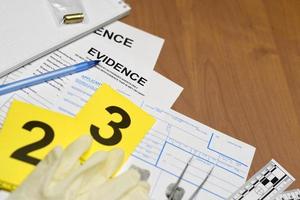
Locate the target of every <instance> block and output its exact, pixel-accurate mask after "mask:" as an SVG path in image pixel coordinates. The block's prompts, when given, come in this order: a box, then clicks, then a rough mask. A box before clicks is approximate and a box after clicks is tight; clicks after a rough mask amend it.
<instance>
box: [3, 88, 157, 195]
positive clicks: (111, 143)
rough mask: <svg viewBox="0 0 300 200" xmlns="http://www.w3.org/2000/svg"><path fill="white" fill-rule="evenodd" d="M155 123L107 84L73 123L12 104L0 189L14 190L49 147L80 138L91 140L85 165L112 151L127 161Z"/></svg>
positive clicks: (5, 138)
mask: <svg viewBox="0 0 300 200" xmlns="http://www.w3.org/2000/svg"><path fill="white" fill-rule="evenodd" d="M154 122H155V119H154V118H153V117H152V116H150V115H149V114H147V113H146V112H144V111H143V110H142V109H141V108H139V107H138V106H136V105H135V104H134V103H132V102H131V101H130V100H128V99H127V98H126V97H124V96H122V95H121V94H119V93H118V92H116V91H114V90H113V89H112V88H110V87H109V86H108V85H106V84H103V85H102V86H101V87H100V88H99V89H98V90H97V91H96V92H95V93H94V95H93V96H92V97H91V99H90V100H89V101H88V102H87V104H86V105H85V106H84V107H83V108H82V109H81V111H80V112H79V113H78V115H77V116H76V117H75V118H74V117H69V116H66V115H63V114H60V113H57V112H53V111H49V110H46V109H43V108H40V107H37V106H34V105H31V104H27V103H23V102H20V101H14V102H13V103H12V105H11V107H10V110H9V112H8V114H7V118H6V120H5V122H4V125H3V127H2V130H1V133H0V188H2V189H6V190H13V189H15V188H16V187H17V186H18V185H19V184H20V183H21V182H22V180H24V178H25V177H26V176H27V175H28V174H29V173H30V172H31V171H32V170H33V169H34V167H35V165H37V164H38V162H39V161H40V160H41V159H43V158H44V156H45V155H46V154H47V153H48V152H49V151H50V150H52V149H53V147H55V146H57V145H61V146H63V147H65V146H67V145H68V144H69V143H71V142H72V141H74V140H75V139H76V138H78V137H79V136H80V135H86V134H90V135H91V136H92V137H93V139H94V142H93V145H92V147H91V149H90V150H89V151H88V152H87V153H86V154H85V155H84V157H83V159H84V160H85V159H87V158H88V157H89V155H91V154H92V153H94V152H95V151H97V150H111V149H112V148H116V147H118V148H121V149H123V150H124V152H125V160H126V159H127V158H128V156H129V155H130V154H131V153H132V152H133V150H134V149H135V147H136V146H137V145H138V143H139V142H140V140H141V139H142V138H143V137H144V135H145V134H146V133H147V132H148V131H149V130H150V128H151V127H152V125H153V124H154Z"/></svg>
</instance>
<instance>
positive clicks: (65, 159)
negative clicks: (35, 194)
mask: <svg viewBox="0 0 300 200" xmlns="http://www.w3.org/2000/svg"><path fill="white" fill-rule="evenodd" d="M91 143H92V138H91V137H90V136H81V137H80V138H78V139H76V140H75V141H74V142H73V143H71V144H70V145H69V146H68V147H67V148H66V149H65V150H64V151H63V153H62V155H61V156H60V158H59V159H58V160H57V161H56V163H54V164H53V165H52V166H51V168H50V169H49V170H48V172H47V173H46V174H47V176H46V179H45V181H44V183H43V193H44V194H45V195H47V194H48V191H53V189H55V188H56V185H57V184H58V183H59V182H61V181H64V179H65V178H66V177H68V175H69V174H71V173H73V171H75V170H76V168H78V167H79V166H80V162H79V159H80V156H81V155H82V154H83V153H85V152H86V151H87V149H88V148H89V147H90V145H91ZM61 189H63V188H61Z"/></svg>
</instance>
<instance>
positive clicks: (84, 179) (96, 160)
mask: <svg viewBox="0 0 300 200" xmlns="http://www.w3.org/2000/svg"><path fill="white" fill-rule="evenodd" d="M108 155H109V153H108V152H106V151H98V152H96V153H94V154H93V155H92V156H91V157H90V158H89V159H88V160H87V161H86V162H85V163H84V164H83V165H82V166H81V167H80V168H79V170H78V171H77V172H76V173H74V174H73V175H72V177H70V179H68V180H66V181H67V182H69V183H70V184H72V182H73V181H74V180H75V179H78V178H79V177H80V179H81V186H80V189H79V191H78V194H79V195H81V194H84V193H88V192H89V191H90V190H93V189H94V188H95V187H97V186H98V185H99V184H103V183H104V182H105V181H106V180H107V178H106V177H104V176H103V175H102V174H101V173H100V170H101V169H102V168H103V166H104V165H105V164H106V161H107V158H108ZM69 183H67V184H69Z"/></svg>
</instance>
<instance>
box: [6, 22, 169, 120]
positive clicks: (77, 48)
mask: <svg viewBox="0 0 300 200" xmlns="http://www.w3.org/2000/svg"><path fill="white" fill-rule="evenodd" d="M110 27H111V28H112V30H110V29H109V28H110ZM100 33H103V35H102V36H100V35H99V34H100ZM135 35H137V36H136V37H135ZM143 39H144V40H145V41H147V42H146V44H147V45H141V44H140V43H142V44H144V42H143ZM120 41H121V42H120ZM138 43H139V44H138ZM162 43H163V40H162V39H161V38H158V37H155V36H152V35H150V34H148V33H145V32H143V31H140V30H138V29H135V28H132V27H130V26H128V25H125V24H124V23H121V22H116V23H113V24H111V25H109V26H107V27H105V28H104V29H99V30H98V31H97V33H96V32H95V33H92V34H90V35H88V36H86V37H84V38H82V39H80V40H78V41H76V42H74V43H72V44H69V45H67V46H65V47H64V48H61V49H59V50H57V51H55V52H53V53H51V54H49V55H47V56H45V57H43V58H41V59H39V60H36V61H35V62H33V63H31V66H30V67H27V66H26V67H25V69H26V70H27V71H29V73H28V74H29V75H30V76H32V75H37V74H41V73H45V72H47V71H51V70H54V69H58V68H61V67H64V66H69V65H72V64H76V63H79V62H81V61H83V60H88V59H99V60H101V61H102V62H103V63H102V66H104V67H103V68H101V70H102V71H101V73H105V74H106V75H107V76H112V74H113V73H114V74H119V76H120V77H121V78H122V79H129V80H130V79H134V81H132V82H133V85H134V86H131V87H134V89H132V90H131V91H138V92H140V93H142V94H143V93H144V91H145V89H144V87H145V88H146V86H147V85H148V84H146V82H148V79H149V81H150V79H151V77H149V78H148V76H150V73H151V71H152V70H151V69H152V68H153V65H154V63H155V62H156V59H157V55H158V54H159V52H160V49H161V46H162ZM147 54H149V55H150V56H145V55H147ZM150 59H151V60H150ZM152 59H154V60H152ZM125 68H126V69H125ZM91 71H92V72H93V73H94V71H100V67H99V68H98V69H96V68H93V69H91ZM86 72H87V71H86ZM83 73H85V72H83ZM147 74H148V76H147ZM76 75H78V74H74V75H71V76H66V77H63V78H58V79H55V80H53V81H48V82H47V83H45V84H40V85H36V86H33V87H30V88H27V89H23V90H20V91H18V92H15V93H13V94H9V96H10V98H9V101H7V99H6V98H3V99H4V100H3V101H4V102H5V104H4V103H2V104H0V120H1V119H3V118H5V116H6V112H7V109H8V107H9V103H10V102H11V101H12V99H19V100H23V101H26V102H29V103H32V104H35V105H39V106H43V107H45V108H48V109H49V108H51V107H53V104H54V102H56V101H57V98H58V96H60V94H61V91H62V90H63V88H64V86H65V85H66V84H67V82H68V81H69V80H70V79H72V77H73V76H76ZM122 76H123V77H122ZM146 76H147V78H145V77H146ZM114 77H116V76H114ZM121 78H118V79H116V78H115V79H114V81H120V80H121ZM144 79H146V80H144ZM7 80H8V78H7ZM14 80H15V79H14V77H12V79H10V80H8V81H7V82H11V81H14ZM127 81H128V80H127ZM141 84H145V85H146V86H142V85H141ZM128 93H129V92H128ZM2 122H3V121H0V124H1V123H2Z"/></svg>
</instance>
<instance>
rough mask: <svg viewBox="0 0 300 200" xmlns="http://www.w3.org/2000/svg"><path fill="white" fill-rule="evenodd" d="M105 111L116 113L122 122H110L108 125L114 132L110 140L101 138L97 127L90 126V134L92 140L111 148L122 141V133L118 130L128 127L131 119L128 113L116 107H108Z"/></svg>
mask: <svg viewBox="0 0 300 200" xmlns="http://www.w3.org/2000/svg"><path fill="white" fill-rule="evenodd" d="M106 110H107V111H108V112H109V113H110V114H114V113H118V114H119V115H121V117H122V120H121V121H120V122H114V121H110V122H109V123H108V125H109V126H110V127H111V128H112V129H113V130H114V133H113V135H112V136H111V137H110V138H103V137H102V136H101V135H100V133H99V130H100V129H99V127H97V126H95V125H93V124H92V125H91V127H90V132H91V135H92V136H93V138H94V139H95V140H96V141H97V142H99V143H100V144H104V145H107V146H113V145H116V144H118V143H119V142H120V141H121V140H122V133H121V131H120V129H124V128H127V127H129V126H130V123H131V119H130V116H129V115H128V113H127V112H126V111H125V110H123V109H122V108H120V107H118V106H109V107H107V108H106Z"/></svg>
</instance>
